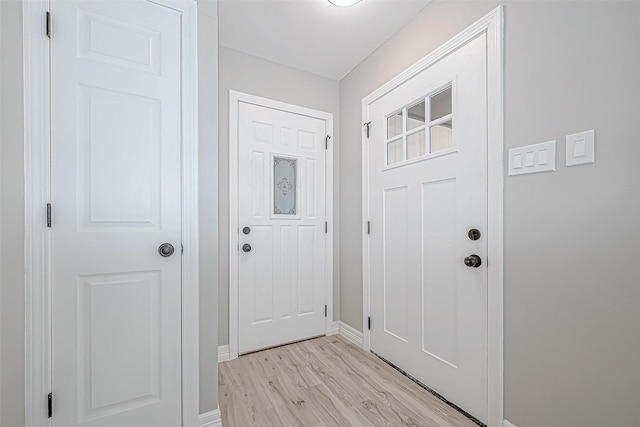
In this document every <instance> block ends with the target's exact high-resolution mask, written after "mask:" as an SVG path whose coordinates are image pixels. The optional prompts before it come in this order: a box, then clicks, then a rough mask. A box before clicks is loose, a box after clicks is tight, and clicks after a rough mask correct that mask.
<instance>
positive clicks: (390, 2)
mask: <svg viewBox="0 0 640 427" xmlns="http://www.w3.org/2000/svg"><path fill="white" fill-rule="evenodd" d="M429 1H430V0H363V1H361V2H360V3H358V4H356V5H355V6H351V7H336V6H333V5H332V4H330V3H329V2H328V1H327V0H221V1H220V3H219V4H220V6H219V7H220V9H219V19H220V44H221V45H223V46H227V47H230V48H232V49H236V50H239V51H241V52H245V53H248V54H251V55H254V56H258V57H260V58H264V59H268V60H270V61H273V62H277V63H280V64H284V65H288V66H290V67H294V68H298V69H300V70H304V71H308V72H310V73H314V74H318V75H321V76H324V77H328V78H331V79H334V80H339V79H341V78H342V77H344V76H345V75H346V74H348V73H349V72H350V71H351V70H353V68H355V66H356V65H358V64H359V63H360V62H361V61H362V60H363V59H365V58H366V57H367V56H369V55H370V54H371V53H372V52H373V51H374V50H376V48H377V47H378V46H380V45H381V44H382V43H384V42H385V41H386V40H387V39H388V38H389V37H391V35H392V34H394V33H395V32H396V31H398V30H399V29H400V28H401V27H402V26H403V25H405V24H406V23H407V22H409V20H411V18H413V17H414V16H415V15H416V14H417V13H418V11H420V10H421V9H422V8H423V7H424V6H426V5H427V4H428V3H429Z"/></svg>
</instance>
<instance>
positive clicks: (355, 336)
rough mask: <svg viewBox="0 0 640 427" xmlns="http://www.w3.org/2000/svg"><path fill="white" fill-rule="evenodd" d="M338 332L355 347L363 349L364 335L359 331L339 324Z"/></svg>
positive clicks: (344, 324) (341, 323) (342, 323)
mask: <svg viewBox="0 0 640 427" xmlns="http://www.w3.org/2000/svg"><path fill="white" fill-rule="evenodd" d="M338 330H339V332H340V335H342V336H343V337H345V338H346V339H347V340H349V341H350V342H352V343H353V344H355V345H357V346H358V347H360V348H363V347H364V334H363V333H362V332H360V331H359V330H357V329H355V328H353V327H351V326H349V325H347V324H346V323H344V322H340V324H339V329H338Z"/></svg>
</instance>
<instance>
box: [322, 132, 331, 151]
mask: <svg viewBox="0 0 640 427" xmlns="http://www.w3.org/2000/svg"><path fill="white" fill-rule="evenodd" d="M330 139H331V135H327V136H326V137H325V138H324V149H325V150H328V149H329V140H330Z"/></svg>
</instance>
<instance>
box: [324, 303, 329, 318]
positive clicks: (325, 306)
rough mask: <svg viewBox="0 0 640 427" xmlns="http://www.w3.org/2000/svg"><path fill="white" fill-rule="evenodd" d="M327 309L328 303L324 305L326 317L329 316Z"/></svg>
mask: <svg viewBox="0 0 640 427" xmlns="http://www.w3.org/2000/svg"><path fill="white" fill-rule="evenodd" d="M327 310H329V309H328V308H327V304H325V305H324V317H327Z"/></svg>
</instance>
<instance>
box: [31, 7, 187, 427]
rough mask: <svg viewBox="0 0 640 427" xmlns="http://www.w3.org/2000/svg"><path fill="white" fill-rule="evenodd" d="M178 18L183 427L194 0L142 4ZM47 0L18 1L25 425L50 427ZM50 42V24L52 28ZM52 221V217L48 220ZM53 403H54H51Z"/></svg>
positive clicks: (48, 66)
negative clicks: (153, 5)
mask: <svg viewBox="0 0 640 427" xmlns="http://www.w3.org/2000/svg"><path fill="white" fill-rule="evenodd" d="M147 1H150V2H152V3H156V4H158V5H161V6H164V7H167V8H170V9H173V10H176V11H178V12H179V13H181V15H182V16H181V23H182V25H181V38H182V41H181V43H182V44H181V48H182V49H181V51H182V59H181V61H182V64H181V71H182V77H181V78H182V81H181V88H182V101H181V102H182V168H181V169H182V171H181V174H182V188H181V191H182V206H181V208H182V244H183V247H184V254H183V256H182V338H181V340H182V425H183V426H184V427H196V426H198V419H199V354H198V352H199V342H198V341H199V330H198V328H199V311H198V308H199V303H198V301H199V297H198V286H199V283H198V281H199V278H198V257H199V249H198V67H197V65H198V64H197V26H196V25H197V23H196V18H197V6H196V2H195V1H193V0H147ZM47 11H49V0H24V1H23V8H22V13H23V18H22V19H23V22H22V23H23V54H24V58H23V66H24V147H25V148H24V168H25V240H24V244H25V322H26V325H25V326H26V327H25V421H26V422H25V425H26V426H27V427H44V426H50V425H51V420H50V419H48V418H47V410H46V408H47V403H46V402H47V395H48V394H49V393H50V392H51V351H52V347H51V276H50V272H51V269H50V262H51V233H50V230H51V229H50V228H47V226H46V221H45V218H46V204H47V203H50V167H49V164H50V163H49V161H50V158H51V153H50V129H51V123H50V114H51V108H50V107H51V105H50V97H49V88H50V84H51V81H50V78H49V69H50V59H51V58H50V51H49V39H48V38H47V37H46V35H45V32H44V29H45V15H46V12H47ZM52 27H53V35H52V37H55V23H53V25H52ZM54 219H55V218H54ZM54 405H55V403H54ZM54 410H55V406H54Z"/></svg>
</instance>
